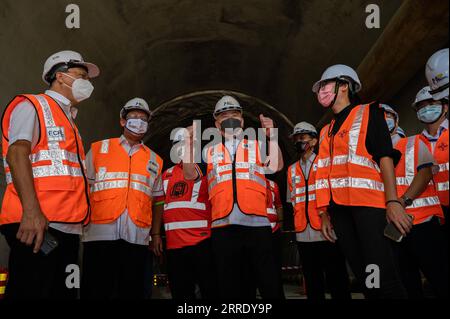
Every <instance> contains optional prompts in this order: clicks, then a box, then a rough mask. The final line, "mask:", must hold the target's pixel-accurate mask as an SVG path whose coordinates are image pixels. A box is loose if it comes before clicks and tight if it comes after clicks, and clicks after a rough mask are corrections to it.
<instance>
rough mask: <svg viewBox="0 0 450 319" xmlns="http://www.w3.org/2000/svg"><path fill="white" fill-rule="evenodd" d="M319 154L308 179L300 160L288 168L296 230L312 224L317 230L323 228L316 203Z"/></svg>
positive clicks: (299, 231) (298, 230)
mask: <svg viewBox="0 0 450 319" xmlns="http://www.w3.org/2000/svg"><path fill="white" fill-rule="evenodd" d="M317 162H318V156H316V158H315V159H314V162H313V164H312V165H311V168H310V171H309V176H308V179H306V178H305V175H304V174H303V171H302V168H301V166H300V161H297V162H295V163H294V164H292V165H291V166H289V168H288V176H287V180H288V185H289V191H290V193H291V203H292V206H293V207H294V224H295V231H296V232H298V233H301V232H303V231H304V230H305V229H306V225H307V224H310V225H311V227H312V228H313V229H315V230H319V231H320V230H321V228H322V221H321V219H320V217H319V212H318V210H317V205H316V196H317V195H316V172H317Z"/></svg>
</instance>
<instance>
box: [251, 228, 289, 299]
mask: <svg viewBox="0 0 450 319" xmlns="http://www.w3.org/2000/svg"><path fill="white" fill-rule="evenodd" d="M272 245H273V248H272V250H273V257H274V262H275V267H276V270H277V272H276V273H275V274H273V275H274V276H278V282H279V285H278V286H279V287H278V289H279V290H280V298H282V299H284V298H285V295H284V289H283V280H282V266H283V250H282V249H283V247H282V234H281V230H280V229H279V230H277V231H276V232H274V233H272ZM246 266H247V267H246V271H247V274H246V275H245V278H246V280H245V281H246V283H245V284H246V286H245V288H244V289H245V290H246V292H245V293H246V296H255V295H256V287H257V285H256V280H255V278H254V276H253V269H252V267H251V264H247V265H246ZM253 298H254V297H253Z"/></svg>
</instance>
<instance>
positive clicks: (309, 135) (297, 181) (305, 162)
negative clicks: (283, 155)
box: [286, 122, 351, 300]
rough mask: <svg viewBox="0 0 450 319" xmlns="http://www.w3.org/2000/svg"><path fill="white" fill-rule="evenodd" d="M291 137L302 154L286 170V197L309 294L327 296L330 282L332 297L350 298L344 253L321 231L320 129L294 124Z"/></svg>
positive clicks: (298, 151) (308, 295)
mask: <svg viewBox="0 0 450 319" xmlns="http://www.w3.org/2000/svg"><path fill="white" fill-rule="evenodd" d="M291 138H292V142H293V143H294V145H295V148H296V150H297V154H298V156H299V157H300V158H299V160H298V161H296V162H295V163H293V164H292V165H291V166H289V168H288V170H287V181H288V188H287V191H288V192H287V196H286V199H287V202H288V203H291V204H292V207H293V209H294V226H295V232H296V240H297V247H298V251H299V255H300V261H301V264H302V272H303V276H304V278H305V284H306V295H307V298H308V299H310V300H325V287H326V286H328V288H329V289H330V292H331V297H332V298H333V299H350V298H351V294H350V283H349V279H348V274H347V267H346V264H345V258H344V255H343V254H342V252H341V250H340V248H339V246H338V245H337V244H336V243H334V242H333V243H331V242H328V241H327V240H326V239H325V237H324V236H323V235H322V234H321V226H322V225H321V219H320V216H319V212H318V210H317V205H316V193H315V183H316V171H317V163H318V157H317V155H316V153H315V149H316V148H317V146H318V143H319V136H318V133H317V130H316V128H315V127H314V126H313V125H312V124H310V123H307V122H300V123H297V124H296V125H295V127H294V131H293V132H292V134H291ZM334 237H335V236H334V234H333V238H334ZM333 241H334V239H333ZM325 281H326V282H327V285H325Z"/></svg>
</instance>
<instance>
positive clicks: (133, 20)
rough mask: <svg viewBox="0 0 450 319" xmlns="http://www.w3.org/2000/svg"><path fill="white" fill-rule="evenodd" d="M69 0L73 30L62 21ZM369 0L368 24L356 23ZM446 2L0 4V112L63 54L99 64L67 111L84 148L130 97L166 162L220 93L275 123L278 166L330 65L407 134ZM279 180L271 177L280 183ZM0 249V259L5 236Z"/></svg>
mask: <svg viewBox="0 0 450 319" xmlns="http://www.w3.org/2000/svg"><path fill="white" fill-rule="evenodd" d="M71 3H75V4H76V5H78V7H79V13H80V26H79V28H73V29H70V28H67V26H66V18H67V16H68V15H69V13H67V12H66V7H67V5H69V4H71ZM370 4H376V5H377V6H378V7H379V13H380V26H379V28H368V27H367V26H366V18H367V16H368V15H369V13H368V12H366V7H367V6H368V5H370ZM448 9H449V8H448V2H447V1H424V0H419V1H414V0H405V1H401V0H389V1H382V0H370V1H369V0H342V1H331V0H323V1H322V0H321V1H312V0H247V1H242V0H211V1H204V0H151V1H144V0H130V1H119V0H96V1H89V0H76V1H68V0H56V1H55V0H41V1H31V0H30V1H28V0H2V2H1V5H0V48H1V57H2V58H1V61H0V105H1V110H2V111H3V109H4V107H5V106H6V104H7V103H8V101H10V100H11V99H12V97H13V96H14V95H16V94H19V93H39V92H43V91H44V90H45V89H46V87H45V85H44V83H43V82H42V80H41V74H42V68H43V64H44V61H45V59H46V58H47V57H48V56H50V55H51V54H52V53H54V52H56V51H59V50H65V49H70V50H75V51H78V52H80V53H81V54H82V55H83V57H84V58H85V59H86V60H88V61H92V62H94V63H96V64H97V65H98V66H99V67H100V70H101V74H100V76H99V77H98V78H97V79H94V81H93V84H94V86H95V90H94V93H93V96H92V97H91V98H90V99H89V100H87V101H85V102H83V103H81V105H80V108H79V112H78V115H77V118H76V122H77V125H78V127H79V130H80V132H81V134H82V137H83V141H84V144H85V148H86V149H89V145H90V143H91V142H93V141H97V140H100V139H104V138H108V137H115V136H119V135H120V134H121V128H120V126H119V111H120V109H121V107H122V106H123V105H124V104H125V102H126V101H128V100H129V99H131V98H133V97H136V96H137V97H142V98H144V99H145V100H147V101H148V102H149V104H150V107H151V109H152V110H153V111H154V117H153V119H152V121H151V124H150V129H149V133H148V134H147V136H146V138H145V143H146V144H147V145H148V146H150V147H151V148H152V149H154V150H155V151H156V152H157V153H159V154H161V155H162V156H163V157H164V159H165V161H166V163H167V165H169V164H170V163H169V161H170V159H169V157H168V154H169V148H170V141H169V138H168V137H169V134H170V131H171V130H172V129H173V128H175V127H179V126H188V125H190V123H192V121H193V120H194V119H201V120H202V127H209V126H213V125H214V122H213V117H212V110H213V108H214V105H215V103H216V101H217V100H218V99H220V97H222V96H223V95H225V94H231V95H233V96H235V97H237V99H238V100H239V101H240V102H241V103H242V106H243V107H244V115H245V123H246V126H248V127H258V126H259V119H258V116H259V114H264V115H265V116H269V117H271V118H272V119H273V120H274V122H275V123H276V125H277V126H278V127H279V129H280V141H281V143H280V144H281V149H282V151H283V155H284V158H285V162H286V165H287V164H290V163H291V162H292V161H293V160H294V159H295V152H294V148H293V146H292V145H291V142H290V140H289V138H288V135H289V134H290V133H291V131H292V128H293V125H295V123H297V122H299V121H308V122H310V123H312V124H314V125H317V127H318V128H320V127H321V126H323V125H324V124H325V123H326V121H327V120H328V119H329V118H330V114H329V113H327V112H326V111H325V109H323V108H322V107H321V106H320V105H318V103H317V101H316V99H315V96H314V95H313V93H312V92H311V87H312V84H313V83H314V82H315V81H317V80H318V79H319V78H320V76H321V74H322V72H323V70H324V69H325V68H326V67H328V66H330V65H332V64H337V63H343V64H347V65H349V66H352V67H353V68H354V69H356V70H357V72H358V73H359V76H360V78H361V81H362V86H363V89H362V92H361V98H362V99H363V100H364V101H373V100H378V101H381V102H384V103H387V104H390V105H392V106H393V107H394V108H395V109H396V110H397V111H398V112H399V113H400V117H401V119H400V124H401V126H402V127H403V128H404V129H405V131H406V132H407V133H408V134H413V133H418V132H419V131H420V130H421V127H420V123H419V122H418V121H417V120H416V118H415V114H414V112H412V111H411V109H410V104H411V102H412V101H413V99H414V96H415V94H416V92H417V91H418V90H419V89H420V88H421V87H422V86H424V85H425V83H426V81H425V77H424V65H425V62H426V60H427V59H428V57H429V56H430V55H431V54H432V53H433V52H435V51H436V50H438V49H440V48H443V47H448V21H449V19H448V18H449V17H448V14H449V10H448ZM284 175H285V172H282V173H278V174H277V176H275V179H276V180H277V181H278V182H279V183H280V188H281V189H282V190H284V189H285V185H286V184H285V183H286V182H285V177H284ZM0 177H1V194H2V195H3V190H4V187H5V180H4V175H3V172H2V173H1V176H0ZM281 193H282V197H283V198H285V195H286V194H285V191H282V192H281ZM0 250H1V252H0V265H2V264H5V262H6V256H5V251H6V249H5V245H4V243H1V242H0Z"/></svg>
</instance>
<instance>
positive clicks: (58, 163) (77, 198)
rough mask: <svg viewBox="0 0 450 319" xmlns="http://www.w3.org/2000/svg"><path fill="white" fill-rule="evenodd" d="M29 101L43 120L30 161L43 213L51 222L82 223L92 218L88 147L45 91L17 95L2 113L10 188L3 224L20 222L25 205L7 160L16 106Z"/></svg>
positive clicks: (4, 157) (3, 212) (7, 178)
mask: <svg viewBox="0 0 450 319" xmlns="http://www.w3.org/2000/svg"><path fill="white" fill-rule="evenodd" d="M25 100H28V101H30V102H31V104H33V106H34V108H35V109H36V113H37V117H38V119H39V128H40V131H39V134H40V135H39V141H38V143H37V144H36V146H35V147H34V148H33V149H32V150H31V154H30V161H31V167H32V172H33V181H34V188H35V191H36V196H37V199H38V201H39V206H40V208H41V211H42V213H43V214H44V215H45V216H46V217H47V219H48V220H49V221H50V222H59V223H81V222H84V221H86V220H87V219H88V215H89V213H88V211H89V209H88V207H89V202H88V192H89V189H88V185H87V179H86V177H85V176H86V174H85V166H84V160H85V156H84V149H83V143H82V141H81V137H80V134H79V132H78V129H77V127H76V125H75V123H72V122H71V121H70V120H69V118H68V117H67V115H66V113H64V111H63V110H62V109H61V107H60V106H59V105H58V103H57V102H56V101H55V100H53V99H52V98H51V97H49V96H48V95H45V94H39V95H32V94H23V95H17V96H16V97H15V98H14V99H13V100H12V101H11V102H10V103H9V104H8V106H7V107H6V109H5V111H4V113H3V116H2V133H3V134H2V135H3V136H2V145H3V164H4V168H5V175H6V183H7V186H6V191H5V195H4V197H3V205H2V211H1V213H0V224H1V225H3V224H11V223H19V222H20V221H21V219H22V211H23V209H22V204H21V202H20V199H19V196H18V194H17V190H16V189H15V187H14V184H13V180H12V176H11V171H10V168H9V166H8V163H7V162H6V155H7V153H8V149H9V140H8V131H9V124H10V119H11V114H12V112H13V110H14V109H15V107H16V106H17V105H18V104H19V103H21V102H23V101H25Z"/></svg>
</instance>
